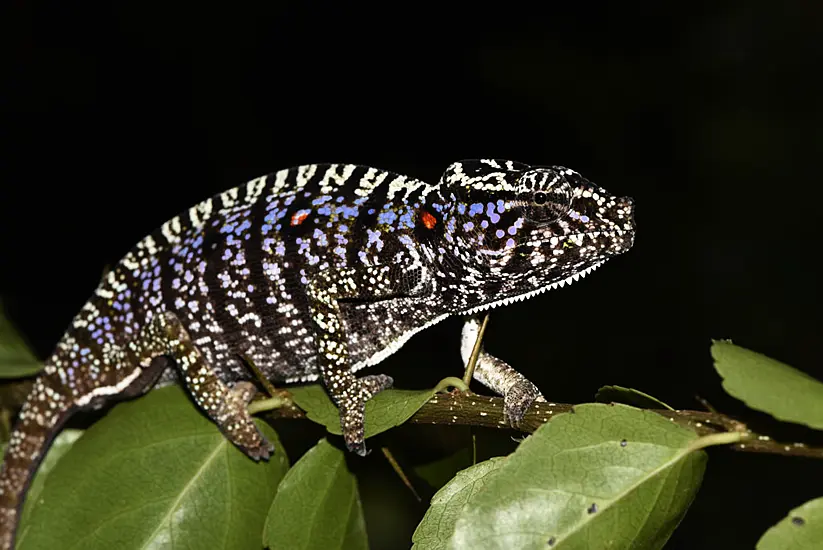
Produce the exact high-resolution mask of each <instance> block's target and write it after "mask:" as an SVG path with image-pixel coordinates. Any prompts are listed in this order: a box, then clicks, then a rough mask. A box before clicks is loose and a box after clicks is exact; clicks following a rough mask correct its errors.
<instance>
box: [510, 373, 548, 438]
mask: <svg viewBox="0 0 823 550" xmlns="http://www.w3.org/2000/svg"><path fill="white" fill-rule="evenodd" d="M535 401H545V399H544V398H543V396H542V395H541V394H540V390H538V389H537V386H535V385H534V384H532V383H531V382H530V381H529V380H526V379H523V380H519V381H518V382H516V383H515V384H514V385H513V386H511V387H510V388H509V391H508V392H506V394H505V396H504V397H503V418H504V419H505V420H506V422H508V424H509V426H511V427H512V428H514V429H519V428H520V423H521V422H522V421H523V417H524V416H526V412H527V411H528V410H529V409H530V408H531V406H532V404H534V402H535Z"/></svg>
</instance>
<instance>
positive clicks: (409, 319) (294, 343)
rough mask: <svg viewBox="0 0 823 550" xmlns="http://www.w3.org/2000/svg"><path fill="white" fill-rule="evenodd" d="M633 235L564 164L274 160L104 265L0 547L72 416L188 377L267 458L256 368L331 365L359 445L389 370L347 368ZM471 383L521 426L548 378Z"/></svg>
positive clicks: (12, 471)
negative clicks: (281, 163)
mask: <svg viewBox="0 0 823 550" xmlns="http://www.w3.org/2000/svg"><path fill="white" fill-rule="evenodd" d="M633 241H634V216H633V206H632V200H631V199H629V198H618V197H614V196H612V195H610V194H609V193H608V192H607V191H605V190H604V189H602V188H600V187H598V186H596V185H594V184H593V183H591V182H589V181H588V180H587V179H585V178H584V177H582V176H581V175H580V174H578V173H577V172H574V171H573V170H569V169H567V168H564V167H559V166H552V167H531V166H528V165H525V164H522V163H519V162H513V161H508V160H495V159H483V160H468V161H462V162H456V163H454V164H452V165H451V166H449V167H448V169H447V170H446V171H445V173H444V174H443V175H442V177H441V178H440V181H439V182H438V183H436V184H434V185H431V184H427V183H425V182H423V181H419V180H416V179H413V178H409V177H405V176H402V175H398V174H394V173H391V172H386V171H383V170H378V169H375V168H369V167H365V166H356V165H349V164H312V165H304V166H298V167H295V168H291V169H287V170H282V171H279V172H275V173H272V174H269V175H266V176H263V177H260V178H257V179H254V180H252V181H250V182H248V183H246V184H245V185H242V186H240V187H237V188H234V189H231V190H228V191H226V192H224V193H221V194H219V195H216V196H214V197H212V198H211V199H208V200H206V201H204V202H201V203H200V204H198V205H196V206H194V207H192V208H190V209H189V210H188V211H186V212H183V213H182V214H180V215H179V216H176V217H174V218H172V219H171V220H169V221H168V222H166V223H165V224H164V225H163V226H162V227H160V228H159V229H157V230H156V231H155V232H153V233H152V234H150V235H149V236H147V237H146V238H145V239H143V240H142V241H141V242H139V243H138V244H137V245H136V246H135V247H134V248H132V250H131V251H130V252H129V253H128V254H126V256H125V257H123V258H122V259H121V260H120V262H119V263H118V264H117V265H116V266H115V267H114V268H112V269H111V270H110V271H109V272H108V274H107V275H106V276H105V277H104V278H103V280H102V282H101V283H100V285H99V286H98V288H97V289H96V291H95V292H94V294H93V295H92V297H91V299H90V300H89V301H88V302H87V303H86V304H85V305H84V306H83V308H82V309H81V311H80V313H79V314H78V315H77V316H76V317H75V318H74V320H73V321H72V323H71V325H70V326H69V328H68V330H67V331H66V333H65V334H64V335H63V337H62V338H61V340H60V341H59V343H58V344H57V347H56V349H55V351H54V353H53V354H52V355H51V356H50V357H49V358H48V359H47V360H46V362H45V368H44V370H43V371H42V373H41V374H40V375H39V376H38V378H37V379H36V380H35V384H34V388H33V390H32V391H31V393H30V395H29V397H28V399H27V401H26V402H25V404H24V405H23V408H22V410H21V412H20V414H19V418H18V420H17V423H16V425H15V428H14V431H13V433H12V435H11V439H10V441H9V445H8V448H7V450H6V454H5V458H4V461H3V466H2V472H0V548H10V547H11V546H12V545H13V542H14V535H15V531H16V526H17V517H18V514H19V512H20V510H21V507H22V504H23V499H24V495H25V492H26V490H27V488H28V485H29V482H30V480H31V477H32V476H33V474H34V471H35V470H36V468H37V466H38V465H39V463H40V461H41V459H42V457H43V455H44V453H45V451H46V449H47V448H48V445H49V444H50V442H51V441H52V439H53V437H54V435H55V434H56V433H57V431H58V430H59V429H60V427H61V425H62V424H63V423H64V422H65V420H66V419H67V418H68V417H69V416H70V415H71V414H72V413H73V412H75V411H78V410H82V409H95V408H100V407H101V406H103V405H104V404H105V403H106V402H108V401H109V400H113V399H124V398H128V397H134V396H138V395H140V394H142V393H144V392H146V391H148V390H149V389H150V388H152V387H156V386H159V385H161V384H168V383H174V382H177V383H181V384H183V385H184V386H185V387H186V388H187V390H188V391H189V393H190V394H191V396H192V398H193V399H194V401H195V402H196V403H197V405H198V406H199V407H200V408H201V409H202V411H203V412H204V413H205V414H206V415H208V416H209V417H210V418H211V419H212V420H213V421H214V423H215V424H216V425H217V427H218V428H219V429H220V430H221V431H222V433H223V434H224V435H225V437H226V438H228V439H229V440H230V441H231V442H232V443H233V444H235V445H236V446H237V447H239V448H240V449H241V450H243V451H244V452H245V453H246V454H247V455H248V456H249V457H251V458H252V459H255V460H260V459H266V458H268V457H269V455H270V454H271V452H272V451H273V448H272V445H271V444H270V443H269V442H268V441H266V440H265V439H264V437H263V436H262V435H261V433H260V432H259V431H258V430H257V428H256V427H255V425H254V423H253V422H252V420H251V417H250V415H249V413H248V411H247V407H246V405H247V403H248V402H249V400H250V399H251V398H252V397H253V396H254V394H255V392H256V389H255V386H254V381H255V380H256V379H255V377H254V375H253V374H252V371H250V370H249V368H248V365H247V364H246V360H249V361H252V362H253V363H254V364H255V365H256V366H257V367H258V368H259V369H260V371H261V372H262V373H263V374H264V375H265V376H266V377H268V378H269V379H271V380H272V381H274V382H281V383H290V382H305V381H311V380H315V379H318V378H319V379H321V380H322V382H323V384H324V385H325V387H326V389H327V391H328V393H329V395H330V396H331V398H332V399H333V401H334V402H335V403H336V404H337V406H338V408H339V410H340V422H341V426H342V430H343V434H344V439H345V442H346V445H347V447H348V448H349V449H350V450H351V451H354V452H356V453H358V454H360V455H365V454H366V446H365V444H364V438H363V433H364V432H363V429H364V404H365V402H366V401H367V400H368V399H369V398H371V397H372V396H373V395H375V394H376V393H378V392H379V391H381V390H383V389H385V388H388V387H389V386H390V385H391V384H392V379H391V378H390V377H388V376H386V375H382V374H370V375H367V376H362V377H357V376H355V372H357V371H359V370H360V369H362V368H364V367H368V366H372V365H375V364H377V363H379V362H381V361H382V360H383V359H384V358H386V357H387V356H388V355H390V354H392V353H394V352H395V351H396V350H397V349H399V348H400V347H401V346H402V345H403V344H404V343H405V342H406V341H407V340H408V339H409V338H410V337H411V336H412V335H414V334H415V333H417V332H419V331H421V330H423V329H425V328H426V327H429V326H431V325H433V324H435V323H437V322H438V321H440V320H442V319H444V318H445V317H447V316H449V315H455V314H456V315H464V316H465V325H464V328H463V338H462V346H461V347H462V355H463V360H464V362H466V361H468V357H469V355H470V352H471V348H472V346H473V344H474V339H475V336H476V334H477V330H478V326H479V323H478V317H477V316H476V315H477V313H478V312H480V311H483V310H485V309H488V308H492V307H495V306H498V305H502V304H507V303H509V302H511V301H514V300H523V299H526V298H529V297H531V296H534V295H536V294H539V293H541V292H543V291H545V290H549V289H552V288H556V287H558V286H563V285H565V284H567V283H571V282H573V281H576V280H577V279H578V278H579V277H581V276H583V275H585V274H586V273H588V272H590V271H591V270H593V269H595V268H596V267H598V266H599V265H601V264H602V263H603V262H604V261H606V260H607V259H609V258H611V257H613V256H615V255H618V254H621V253H623V252H625V251H627V250H628V249H629V248H630V247H631V246H632V244H633ZM474 376H475V378H476V379H477V380H478V381H480V382H481V383H483V384H484V385H486V386H488V387H489V388H490V389H492V390H493V391H495V392H497V393H499V394H501V395H503V396H504V398H505V409H506V415H507V418H508V420H509V422H510V423H512V425H515V426H516V425H517V424H518V423H519V421H520V420H521V419H522V417H523V415H524V414H525V412H526V410H527V409H528V408H529V406H530V405H531V404H532V403H533V402H534V401H535V400H543V398H542V396H541V394H540V392H539V391H538V390H537V388H536V387H535V386H534V385H533V384H532V383H531V382H529V381H528V380H527V379H526V378H525V377H524V376H523V375H521V374H520V373H518V372H517V371H515V370H514V369H513V368H512V367H510V366H509V365H507V364H506V363H505V362H503V361H501V360H499V359H497V358H495V357H493V356H491V355H489V354H487V353H485V352H482V353H481V355H480V357H479V360H478V362H477V365H476V369H475V371H474Z"/></svg>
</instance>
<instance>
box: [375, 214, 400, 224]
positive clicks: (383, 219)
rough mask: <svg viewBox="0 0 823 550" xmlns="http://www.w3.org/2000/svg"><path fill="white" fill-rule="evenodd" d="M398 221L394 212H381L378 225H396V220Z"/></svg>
mask: <svg viewBox="0 0 823 550" xmlns="http://www.w3.org/2000/svg"><path fill="white" fill-rule="evenodd" d="M396 219H397V214H396V213H395V212H394V211H393V210H389V211H388V212H381V213H380V215H379V216H377V222H378V223H384V224H386V225H392V224H394V220H396Z"/></svg>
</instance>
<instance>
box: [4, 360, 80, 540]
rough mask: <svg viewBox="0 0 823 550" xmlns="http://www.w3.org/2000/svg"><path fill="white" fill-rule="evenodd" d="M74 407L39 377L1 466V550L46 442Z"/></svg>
mask: <svg viewBox="0 0 823 550" xmlns="http://www.w3.org/2000/svg"><path fill="white" fill-rule="evenodd" d="M72 410H73V407H72V404H71V401H70V400H69V399H68V398H67V397H65V396H64V395H62V394H61V393H58V392H57V391H55V389H53V388H52V387H50V385H49V379H48V377H45V376H41V377H39V378H38V379H37V380H36V381H35V383H34V387H33V388H32V391H31V393H30V394H29V396H28V398H27V399H26V402H25V403H24V404H23V408H22V410H21V411H20V415H19V417H18V420H17V423H16V425H15V427H14V430H13V431H12V433H11V438H10V440H9V444H8V447H7V448H6V453H5V457H4V458H3V466H2V469H0V550H10V549H11V548H13V545H14V539H15V535H16V531H17V522H18V521H19V517H20V513H21V512H22V509H23V502H24V498H25V497H24V495H25V492H26V489H27V488H28V486H29V484H30V483H31V479H32V477H33V476H34V472H35V471H36V470H37V467H38V466H39V464H40V462H41V461H42V460H43V457H44V456H45V454H46V450H47V449H48V446H49V444H51V441H52V439H54V436H55V435H56V434H57V432H58V430H59V429H60V427H61V426H62V425H63V423H64V422H65V421H66V420H67V419H68V417H69V416H70V414H71V412H72Z"/></svg>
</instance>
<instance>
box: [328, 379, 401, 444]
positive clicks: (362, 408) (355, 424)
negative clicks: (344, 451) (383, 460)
mask: <svg viewBox="0 0 823 550" xmlns="http://www.w3.org/2000/svg"><path fill="white" fill-rule="evenodd" d="M392 383H393V380H392V378H391V377H390V376H387V375H385V374H373V375H370V376H364V377H363V378H358V379H356V380H355V381H354V383H353V384H352V385H351V387H349V388H348V389H347V390H346V391H344V392H343V393H342V394H341V395H340V397H338V399H337V406H338V408H339V409H340V428H341V430H342V431H343V439H344V440H345V441H346V447H347V448H348V449H349V450H350V451H352V452H354V453H357V454H358V455H360V456H366V455H367V454H368V451H367V450H366V441H365V417H366V401H368V400H369V399H371V398H372V397H373V396H374V395H376V394H377V393H379V392H381V391H383V390H385V389H387V388H390V387H391V385H392Z"/></svg>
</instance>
